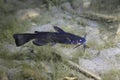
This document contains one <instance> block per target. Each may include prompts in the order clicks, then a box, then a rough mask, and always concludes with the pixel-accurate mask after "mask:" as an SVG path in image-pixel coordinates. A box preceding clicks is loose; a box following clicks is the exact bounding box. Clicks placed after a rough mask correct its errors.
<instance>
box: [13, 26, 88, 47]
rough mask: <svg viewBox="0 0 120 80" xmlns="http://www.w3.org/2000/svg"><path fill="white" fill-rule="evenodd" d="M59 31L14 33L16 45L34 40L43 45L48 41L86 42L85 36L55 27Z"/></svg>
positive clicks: (64, 42)
mask: <svg viewBox="0 0 120 80" xmlns="http://www.w3.org/2000/svg"><path fill="white" fill-rule="evenodd" d="M54 29H55V30H56V31H57V32H38V31H35V33H21V34H14V35H13V37H14V39H15V43H16V46H21V45H24V44H25V43H27V42H29V41H31V40H33V44H35V45H37V46H42V45H45V44H47V43H61V44H79V45H81V44H84V43H85V42H86V40H85V38H83V37H79V36H77V35H74V34H71V33H67V32H65V31H63V30H62V29H60V28H58V27H56V26H55V27H54Z"/></svg>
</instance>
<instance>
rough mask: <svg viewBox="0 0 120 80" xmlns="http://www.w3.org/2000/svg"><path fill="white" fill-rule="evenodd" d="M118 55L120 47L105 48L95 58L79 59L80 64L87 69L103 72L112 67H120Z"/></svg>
mask: <svg viewBox="0 0 120 80" xmlns="http://www.w3.org/2000/svg"><path fill="white" fill-rule="evenodd" d="M116 55H120V49H119V48H109V49H104V50H102V51H101V52H100V53H99V55H98V56H96V57H95V58H93V59H79V64H80V65H81V66H83V67H85V68H86V69H89V70H91V71H93V72H96V73H99V74H102V73H104V72H107V71H109V70H112V69H113V70H114V69H120V61H119V60H117V58H116Z"/></svg>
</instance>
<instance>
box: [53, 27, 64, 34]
mask: <svg viewBox="0 0 120 80" xmlns="http://www.w3.org/2000/svg"><path fill="white" fill-rule="evenodd" d="M54 29H55V30H56V31H57V32H59V33H65V31H63V30H62V29H60V28H59V27H57V26H54Z"/></svg>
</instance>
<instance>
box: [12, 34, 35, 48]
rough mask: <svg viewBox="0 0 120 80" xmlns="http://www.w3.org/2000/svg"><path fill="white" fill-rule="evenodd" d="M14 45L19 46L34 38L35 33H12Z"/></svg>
mask: <svg viewBox="0 0 120 80" xmlns="http://www.w3.org/2000/svg"><path fill="white" fill-rule="evenodd" d="M13 37H14V39H15V43H16V46H21V45H23V44H25V43H27V42H29V41H30V40H32V39H34V38H35V34H14V35H13Z"/></svg>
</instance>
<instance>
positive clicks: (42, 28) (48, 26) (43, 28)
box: [30, 24, 53, 32]
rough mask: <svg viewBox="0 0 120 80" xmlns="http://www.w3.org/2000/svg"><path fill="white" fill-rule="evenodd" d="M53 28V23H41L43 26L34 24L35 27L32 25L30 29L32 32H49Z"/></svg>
mask: <svg viewBox="0 0 120 80" xmlns="http://www.w3.org/2000/svg"><path fill="white" fill-rule="evenodd" d="M51 30H53V26H52V25H51V24H45V25H41V26H33V27H31V29H30V32H34V31H40V32H41V31H42V32H43V31H44V32H45V31H47V32H49V31H51Z"/></svg>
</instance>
